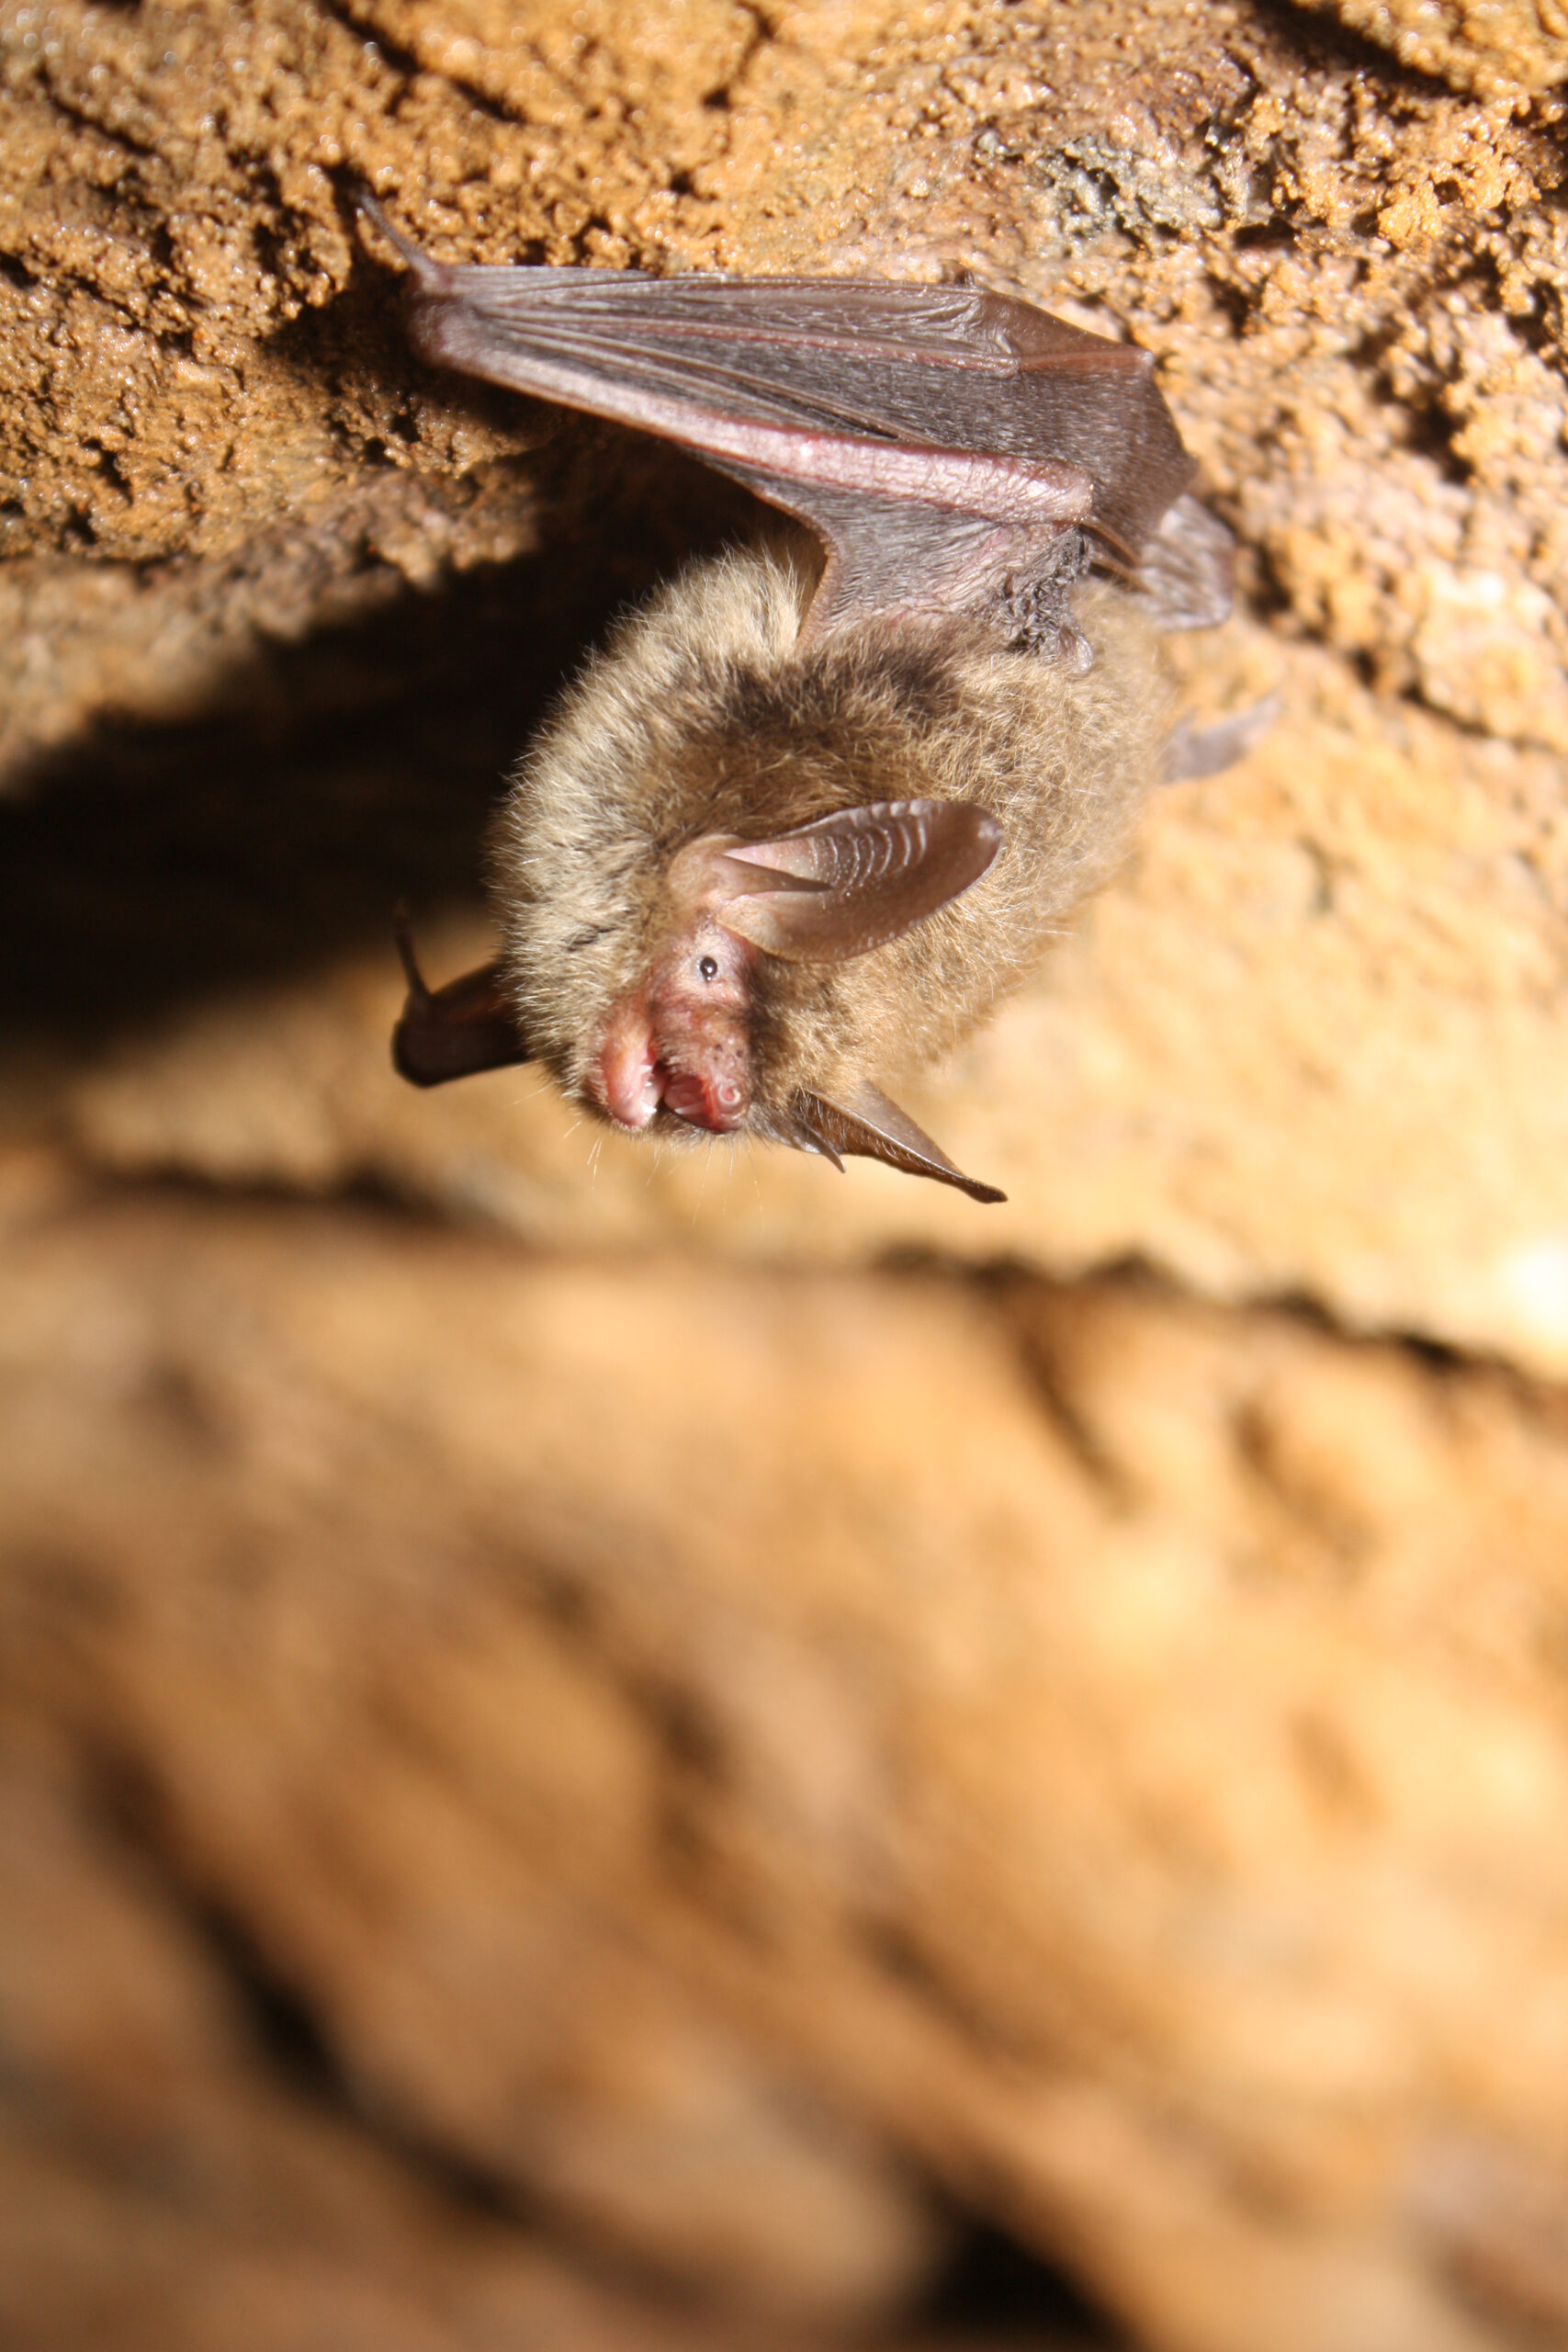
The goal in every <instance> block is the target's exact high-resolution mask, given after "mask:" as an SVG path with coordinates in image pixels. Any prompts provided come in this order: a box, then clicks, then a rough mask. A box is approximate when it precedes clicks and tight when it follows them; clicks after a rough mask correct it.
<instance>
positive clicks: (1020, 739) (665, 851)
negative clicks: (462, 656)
mask: <svg viewBox="0 0 1568 2352" xmlns="http://www.w3.org/2000/svg"><path fill="white" fill-rule="evenodd" d="M365 209H367V212H368V213H369V215H370V217H371V218H372V219H373V220H374V221H375V222H376V225H377V226H378V229H380V230H381V231H382V232H384V233H385V234H387V235H388V236H389V237H390V239H391V241H392V242H393V243H395V244H396V245H397V247H398V250H399V251H400V253H401V254H402V255H403V258H404V259H405V261H406V262H407V263H408V264H409V266H410V271H411V277H410V288H411V306H410V318H411V329H412V334H413V338H414V340H415V342H416V343H417V344H418V345H419V347H420V348H421V350H422V351H423V352H424V354H425V355H426V356H428V357H431V358H434V359H436V360H439V361H440V362H442V363H443V364H445V365H447V366H452V367H457V368H462V369H464V370H466V371H468V372H469V373H472V374H476V375H480V376H484V377H487V378H489V379H491V381H494V382H498V383H502V384H507V385H511V386H513V387H514V388H516V389H517V390H523V391H528V392H533V393H536V394H539V395H542V396H544V397H546V398H547V399H552V400H555V401H562V402H565V403H566V404H568V405H571V406H575V407H579V408H584V409H588V410H590V411H592V412H593V413H597V414H601V415H604V416H609V417H613V418H617V419H619V420H621V421H622V422H624V423H627V424H634V425H637V426H640V427H642V428H643V429H645V430H647V431H649V432H650V433H653V434H656V435H662V436H663V437H666V438H669V439H673V440H676V441H679V442H681V443H682V444H684V445H685V446H686V447H689V448H692V449H694V450H695V451H696V452H697V454H699V455H700V456H702V457H704V458H706V460H707V461H708V462H709V463H710V464H711V465H713V466H715V467H716V469H719V470H721V471H723V472H726V473H728V474H730V475H732V476H733V477H735V478H736V479H738V480H739V481H743V482H745V483H747V484H748V485H749V486H750V488H752V489H753V490H754V491H755V492H757V494H758V496H759V497H760V498H761V500H763V501H764V502H765V503H767V504H768V505H769V506H772V507H773V508H774V509H775V510H778V512H779V513H781V514H782V515H784V516H786V517H788V518H790V520H789V521H788V522H787V523H786V524H784V525H782V526H775V528H774V531H773V535H772V541H771V543H769V544H765V545H764V548H763V549H762V550H761V551H759V552H745V553H741V552H738V553H735V554H732V555H730V556H728V557H727V558H723V559H720V560H718V561H717V562H715V563H709V564H705V565H702V566H698V567H697V568H695V569H694V571H691V572H689V573H687V574H686V575H684V576H683V577H682V579H681V580H679V581H677V582H675V583H673V585H672V586H671V587H670V588H669V589H667V590H666V591H665V592H664V593H663V594H662V595H660V597H658V598H656V599H655V600H654V602H653V603H652V604H651V605H649V608H648V609H647V610H646V611H644V612H643V613H641V614H639V615H637V616H635V617H634V618H632V619H631V620H630V621H628V622H626V623H624V624H623V625H622V627H621V628H620V629H619V630H618V631H617V632H616V633H615V637H614V639H612V642H611V644H610V645H609V647H608V648H607V650H606V651H605V652H604V655H603V656H602V657H601V658H599V659H598V660H596V661H595V662H593V663H592V664H591V665H590V667H589V669H588V670H587V672H586V673H584V675H583V676H582V678H581V679H580V680H579V681H578V683H577V684H576V685H574V686H573V687H572V688H571V689H570V690H569V692H568V694H567V695H566V696H565V697H564V698H563V701H562V703H561V705H560V707H559V708H558V711H557V713H556V716H555V718H553V719H552V720H551V721H550V722H549V723H548V724H547V727H546V728H545V729H544V730H543V731H542V733H541V735H540V737H539V738H538V740H537V741H536V743H535V744H534V745H533V746H531V748H530V750H529V751H528V752H527V753H526V754H525V758H524V760H523V762H522V763H521V765H520V767H519V771H518V774H517V776H516V778H515V779H514V782H513V788H512V791H511V793H510V796H509V797H508V800H507V803H506V805H505V808H504V809H503V811H502V818H501V820H500V824H499V826H498V831H497V837H496V842H495V850H494V858H493V878H494V885H495V898H496V906H497V911H498V914H499V916H500V919H501V923H502V933H503V937H504V949H503V952H502V955H501V956H498V958H497V959H496V961H495V962H494V963H493V964H492V965H489V966H486V967H484V968H483V969H482V970H481V971H479V972H477V973H471V974H468V975H466V976H465V977H464V978H462V979H460V980H458V981H456V982H453V983H451V984H449V986H448V987H447V988H445V989H439V990H436V991H432V990H430V989H427V988H426V987H425V985H424V983H423V979H421V978H420V976H419V974H418V971H417V969H416V967H414V965H413V961H412V951H410V950H409V948H408V946H407V943H406V940H405V941H403V942H402V943H401V944H402V947H403V954H404V961H405V966H406V967H407V970H408V975H409V983H410V988H409V999H408V1002H407V1004H406V1006H405V1008H404V1012H403V1017H402V1019H401V1021H400V1023H399V1025H398V1029H397V1032H396V1035H395V1037H394V1044H393V1057H394V1061H395V1062H396V1065H397V1067H398V1068H399V1069H400V1071H401V1072H402V1074H403V1075H404V1076H405V1077H408V1078H410V1079H412V1080H413V1081H414V1082H415V1083H417V1084H436V1083H439V1082H441V1081H442V1080H446V1078H449V1077H454V1076H457V1075H460V1074H461V1073H462V1072H463V1071H464V1070H468V1069H486V1068H491V1067H494V1066H496V1065H497V1064H499V1063H503V1062H507V1061H517V1060H527V1059H532V1060H537V1061H539V1062H541V1063H542V1064H543V1065H544V1066H545V1067H546V1068H547V1069H548V1070H549V1071H550V1072H551V1074H552V1075H553V1076H554V1078H555V1079H556V1080H557V1082H558V1085H559V1086H560V1087H561V1089H562V1091H564V1092H565V1093H566V1094H567V1095H568V1096H569V1097H570V1099H572V1100H574V1101H575V1102H577V1103H580V1104H581V1105H582V1106H583V1107H584V1108H585V1109H587V1110H588V1111H590V1112H591V1113H592V1114H595V1115H597V1116H600V1117H602V1118H604V1119H605V1120H607V1121H609V1122H610V1123H612V1124H613V1125H615V1126H618V1127H620V1128H622V1129H623V1130H625V1131H626V1132H628V1133H633V1134H645V1133H658V1134H662V1135H667V1136H682V1135H683V1136H687V1137H688V1138H690V1137H693V1136H701V1135H708V1136H713V1135H737V1134H749V1135H751V1136H757V1137H759V1138H762V1139H766V1140H771V1141H773V1142H777V1143H783V1144H786V1145H789V1146H791V1147H793V1148H795V1149H798V1150H804V1151H807V1152H814V1153H818V1154H819V1155H821V1156H823V1157H826V1158H828V1159H832V1160H834V1161H835V1162H837V1163H840V1164H841V1155H843V1154H846V1153H852V1154H856V1155H861V1156H866V1157H873V1158H877V1159H883V1160H885V1161H886V1162H887V1163H889V1164H891V1165H893V1166H895V1167H897V1168H901V1169H904V1170H908V1172H910V1173H914V1174H920V1175H925V1176H931V1177H935V1178H938V1179H939V1180H940V1181H942V1182H947V1183H953V1184H957V1185H958V1186H960V1187H961V1188H962V1189H963V1190H964V1191H966V1192H968V1193H971V1195H972V1196H973V1197H976V1198H977V1199H998V1198H999V1197H1000V1195H999V1194H998V1193H995V1192H994V1191H993V1190H991V1188H989V1187H987V1186H984V1185H979V1184H976V1183H974V1182H972V1181H971V1180H970V1179H968V1178H967V1177H964V1176H963V1175H962V1174H961V1173H960V1171H959V1170H957V1169H955V1168H954V1167H953V1164H952V1162H951V1161H949V1160H948V1159H946V1158H945V1155H944V1154H942V1152H941V1151H940V1150H939V1149H938V1148H937V1147H936V1146H935V1145H934V1144H933V1143H931V1139H930V1138H929V1137H928V1136H924V1135H922V1134H921V1132H920V1130H919V1128H918V1127H916V1126H915V1125H914V1124H913V1122H912V1121H910V1120H909V1119H908V1117H907V1115H906V1114H903V1113H902V1112H900V1111H899V1110H898V1109H897V1105H896V1104H895V1103H891V1102H890V1101H889V1100H888V1098H887V1097H886V1095H885V1094H883V1093H882V1091H880V1082H879V1081H880V1080H881V1078H882V1077H883V1076H885V1075H892V1074H894V1073H896V1072H897V1071H899V1070H909V1069H919V1068H920V1067H922V1066H923V1065H924V1064H926V1063H929V1062H930V1061H931V1060H932V1059H934V1058H936V1057H938V1056H940V1055H941V1054H942V1053H944V1052H946V1051H947V1050H949V1049H950V1048H951V1047H952V1046H953V1045H954V1044H955V1043H956V1042H957V1040H958V1039H959V1038H960V1037H962V1036H963V1035H964V1034H965V1032H966V1031H967V1030H969V1029H970V1028H971V1027H973V1025H974V1023H976V1021H977V1020H979V1019H981V1018H983V1017H984V1015H985V1014H986V1013H987V1012H989V1011H990V1009H991V1008H992V1006H993V1005H994V1004H995V1003H996V1002H997V1001H998V999H999V998H1000V997H1001V996H1002V995H1003V994H1005V993H1006V991H1007V990H1008V989H1010V988H1011V987H1012V986H1014V985H1015V984H1016V983H1017V981H1018V980H1019V979H1020V978H1021V977H1022V976H1023V975H1024V974H1025V973H1026V972H1027V971H1028V970H1029V969H1030V968H1031V967H1032V964H1033V963H1034V962H1035V960H1036V959H1037V958H1038V956H1039V955H1040V953H1041V951H1042V949H1043V946H1044V944H1046V942H1047V941H1048V940H1049V938H1050V937H1051V936H1052V935H1053V934H1055V933H1056V932H1058V931H1059V930H1060V929H1061V928H1062V926H1063V923H1064V922H1065V920H1066V916H1067V914H1068V913H1069V912H1070V910H1071V909H1072V907H1073V906H1074V905H1075V904H1076V903H1077V901H1078V899H1081V898H1082V897H1083V896H1084V895H1085V894H1086V892H1088V891H1089V890H1090V889H1093V888H1096V887H1098V885H1099V884H1100V882H1101V881H1103V880H1104V879H1105V878H1106V876H1107V875H1108V874H1109V872H1110V871H1111V867H1112V866H1113V865H1114V863H1115V861H1116V858H1117V856H1118V854H1119V853H1120V850H1121V846H1122V841H1123V838H1124V834H1125V830H1126V822H1127V820H1128V817H1129V815H1130V813H1131V811H1132V810H1133V809H1134V807H1135V806H1136V803H1137V801H1138V799H1139V797H1141V795H1142V793H1143V791H1144V789H1145V787H1146V786H1148V785H1149V784H1150V783H1151V782H1153V781H1154V780H1155V778H1156V775H1157V774H1158V772H1159V767H1160V761H1161V756H1162V750H1163V746H1164V739H1165V735H1166V731H1167V715H1166V710H1165V702H1164V695H1163V691H1162V688H1161V685H1160V676H1159V671H1158V666H1157V661H1156V654H1155V630H1156V628H1181V627H1196V626H1201V625H1205V624H1207V623H1209V622H1211V621H1215V620H1218V619H1220V618H1223V617H1224V611H1225V609H1226V608H1227V606H1228V601H1229V590H1228V577H1229V570H1228V566H1229V540H1228V537H1227V536H1226V534H1225V533H1224V531H1223V530H1222V529H1221V527H1220V526H1219V525H1217V524H1215V523H1214V522H1213V520H1212V519H1211V518H1210V517H1209V516H1207V515H1205V514H1204V512H1203V510H1202V509H1201V507H1199V506H1197V505H1196V504H1195V503H1194V502H1193V501H1192V500H1191V498H1190V497H1189V496H1188V495H1187V484H1188V481H1189V479H1190V472H1191V466H1190V460H1189V459H1188V458H1187V456H1186V454H1185V452H1184V451H1183V450H1182V447H1181V445H1180V442H1179V438H1178V436H1177V434H1176V430H1175V427H1174V425H1173V424H1172V423H1171V420H1170V417H1169V414H1168V412H1167V410H1166V408H1165V404H1164V402H1163V401H1162V400H1161V399H1160V396H1159V393H1158V391H1157V390H1156V387H1155V385H1154V382H1153V379H1152V376H1151V373H1150V368H1149V363H1148V361H1147V358H1146V356H1145V355H1144V354H1142V353H1140V352H1137V351H1135V350H1133V349H1131V348H1129V347H1128V346H1126V345H1120V344H1114V343H1110V342H1107V341H1105V340H1104V339H1102V338H1100V337H1099V336H1095V335H1089V334H1084V333H1083V332H1082V331H1081V330H1079V329H1077V328H1074V327H1070V326H1067V325H1066V324H1065V323H1064V322H1062V321H1060V320H1055V319H1052V318H1049V317H1047V316H1046V315H1045V314H1044V313H1043V312H1041V311H1032V310H1031V309H1029V307H1028V306H1027V305H1025V304H1022V303H1019V302H1014V301H1011V300H1008V299H1006V298H1005V297H1001V296H997V295H991V294H987V293H983V292H980V291H977V290H975V289H971V288H952V287H922V286H911V285H874V284H866V283H862V282H856V281H837V280H825V281H820V282H818V281H810V280H800V279H781V280H767V279H730V278H720V277H683V278H672V279H653V278H647V277H639V276H638V275H637V273H635V272H617V271H601V270H581V269H566V270H558V269H498V268H474V267H468V268H449V267H446V266H444V265H441V264H439V263H436V262H434V261H433V260H431V259H430V258H429V257H428V256H427V255H425V254H423V253H421V252H420V251H419V250H418V249H417V248H416V247H414V246H412V245H411V244H409V243H407V242H406V241H405V240H403V239H402V238H400V237H399V236H398V235H397V234H396V232H393V231H391V229H390V228H389V224H388V223H387V222H386V221H385V220H384V219H383V218H382V217H381V216H380V214H379V213H378V211H377V210H376V209H375V208H374V207H373V206H371V205H369V203H368V202H367V203H366V207H365ZM812 541H815V543H816V548H815V554H813V550H812V548H811V542H812ZM1102 571H1109V572H1110V573H1111V575H1112V577H1113V578H1114V579H1115V580H1117V581H1118V582H1120V585H1117V586H1109V585H1105V584H1101V583H1100V582H1099V581H1098V580H1097V579H1096V577H1095V574H1096V573H1097V572H1102ZM1204 756H1205V751H1204V747H1203V746H1202V745H1201V744H1200V743H1199V742H1197V741H1196V739H1192V740H1191V741H1189V742H1188V743H1187V744H1186V745H1185V746H1184V749H1183V758H1184V760H1186V761H1187V762H1188V763H1191V762H1194V761H1200V760H1201V759H1202V758H1203V757H1204ZM1188 772H1195V770H1194V769H1193V768H1192V767H1191V766H1190V765H1189V769H1188Z"/></svg>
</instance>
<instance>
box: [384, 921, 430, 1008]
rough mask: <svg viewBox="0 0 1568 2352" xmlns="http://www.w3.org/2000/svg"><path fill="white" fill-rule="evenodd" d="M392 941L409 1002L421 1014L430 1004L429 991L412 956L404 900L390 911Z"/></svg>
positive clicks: (416, 961) (411, 942)
mask: <svg viewBox="0 0 1568 2352" xmlns="http://www.w3.org/2000/svg"><path fill="white" fill-rule="evenodd" d="M392 940H393V944H395V946H396V948H397V951H398V961H399V963H400V965H401V966H402V967H403V978H404V979H405V980H406V981H407V982H408V987H409V1002H410V1004H411V1005H412V1006H414V1007H416V1008H417V1009H419V1010H420V1011H422V1012H423V1010H425V1008H427V1007H428V1005H429V1004H430V1002H431V990H430V986H429V983H428V981H427V980H426V979H425V977H424V974H423V972H422V971H421V970H420V968H419V958H418V957H417V956H416V955H415V954H414V948H413V930H412V922H411V919H410V915H409V902H408V900H407V899H399V900H398V903H397V905H396V906H395V907H394V908H393V909H392Z"/></svg>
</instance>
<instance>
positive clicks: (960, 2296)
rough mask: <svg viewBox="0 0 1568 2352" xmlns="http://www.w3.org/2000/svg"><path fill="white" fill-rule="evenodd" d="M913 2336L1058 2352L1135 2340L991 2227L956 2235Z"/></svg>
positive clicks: (1114, 2349) (979, 2225) (1119, 2350)
mask: <svg viewBox="0 0 1568 2352" xmlns="http://www.w3.org/2000/svg"><path fill="white" fill-rule="evenodd" d="M915 2317H916V2321H917V2326H918V2330H919V2331H920V2332H924V2333H927V2334H929V2335H931V2336H933V2337H935V2338H936V2339H937V2340H938V2341H940V2340H941V2338H942V2335H957V2336H960V2337H961V2338H962V2339H963V2341H964V2343H965V2344H971V2343H984V2342H985V2341H986V2340H987V2338H991V2337H994V2338H996V2339H997V2340H998V2342H1002V2341H1006V2342H1009V2343H1016V2342H1020V2341H1023V2340H1028V2339H1031V2338H1035V2337H1043V2338H1047V2339H1049V2341H1050V2342H1051V2344H1052V2345H1053V2346H1054V2347H1055V2346H1059V2347H1060V2352H1127V2347H1129V2346H1130V2345H1131V2341H1132V2339H1131V2338H1130V2337H1129V2336H1128V2335H1125V2334H1124V2333H1123V2332H1122V2329H1121V2328H1120V2327H1119V2326H1118V2325H1117V2324H1116V2322H1115V2321H1114V2320H1113V2319H1111V2317H1110V2316H1109V2315H1108V2314H1107V2313H1106V2312H1102V2311H1101V2310H1100V2308H1099V2306H1098V2305H1097V2304H1095V2303H1094V2302H1092V2301H1090V2300H1089V2297H1088V2296H1087V2295H1085V2294H1084V2292H1083V2291H1082V2290H1081V2289H1080V2288H1078V2287H1077V2285H1076V2284H1075V2283H1074V2281H1073V2280H1072V2279H1071V2278H1068V2277H1067V2276H1066V2272H1065V2271H1062V2270H1059V2269H1057V2268H1056V2267H1055V2265H1054V2264H1052V2263H1048V2262H1045V2261H1043V2259H1042V2258H1041V2257H1040V2256H1038V2255H1036V2254H1034V2253H1032V2252H1031V2250H1030V2249H1029V2248H1028V2247H1027V2246H1025V2245H1020V2243H1019V2242H1018V2240H1017V2239H1016V2238H1011V2237H1009V2236H1007V2235H1006V2233H1004V2232H1002V2231H1001V2230H998V2229H997V2228H995V2227H994V2226H993V2225H992V2224H991V2223H990V2222H970V2223H969V2224H968V2226H967V2227H966V2228H965V2229H964V2231H963V2233H961V2235H960V2237H959V2239H958V2242H957V2245H956V2246H955V2248H954V2251H953V2256H952V2258H951V2260H950V2262H949V2264H948V2267H947V2268H946V2270H945V2271H944V2272H943V2274H942V2277H941V2278H939V2279H938V2281H937V2283H936V2286H935V2288H934V2290H933V2291H932V2292H931V2296H930V2297H929V2298H928V2300H927V2301H926V2302H925V2303H924V2305H923V2306H922V2308H921V2309H920V2311H919V2312H917V2313H916V2315H915Z"/></svg>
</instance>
